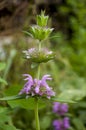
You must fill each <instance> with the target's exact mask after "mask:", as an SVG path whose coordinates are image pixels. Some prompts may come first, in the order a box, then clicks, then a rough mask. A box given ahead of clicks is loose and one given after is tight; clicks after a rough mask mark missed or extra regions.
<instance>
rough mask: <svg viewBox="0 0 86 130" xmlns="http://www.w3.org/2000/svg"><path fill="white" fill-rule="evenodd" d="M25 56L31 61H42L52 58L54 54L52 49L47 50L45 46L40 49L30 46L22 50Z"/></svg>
mask: <svg viewBox="0 0 86 130" xmlns="http://www.w3.org/2000/svg"><path fill="white" fill-rule="evenodd" d="M23 53H24V54H25V58H26V59H29V60H31V61H32V62H36V63H42V62H47V61H49V60H52V59H53V58H54V57H55V54H54V53H53V52H52V51H48V49H46V48H42V49H41V50H39V49H37V48H30V49H28V50H25V51H23Z"/></svg>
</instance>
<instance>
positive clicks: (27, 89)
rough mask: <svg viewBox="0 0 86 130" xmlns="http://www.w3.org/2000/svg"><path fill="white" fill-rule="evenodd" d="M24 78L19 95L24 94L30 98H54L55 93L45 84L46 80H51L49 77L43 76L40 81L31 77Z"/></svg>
mask: <svg viewBox="0 0 86 130" xmlns="http://www.w3.org/2000/svg"><path fill="white" fill-rule="evenodd" d="M24 76H25V77H26V78H25V79H24V80H27V82H26V83H25V85H24V87H23V89H22V90H21V91H20V93H19V94H20V95H21V94H26V95H28V96H29V95H30V96H37V95H38V96H43V97H47V98H50V97H52V96H55V92H54V91H53V90H52V88H51V87H50V86H49V85H48V84H47V82H46V80H52V78H51V77H50V75H44V76H43V77H42V79H41V80H38V79H36V78H35V79H33V78H32V76H31V75H29V74H24Z"/></svg>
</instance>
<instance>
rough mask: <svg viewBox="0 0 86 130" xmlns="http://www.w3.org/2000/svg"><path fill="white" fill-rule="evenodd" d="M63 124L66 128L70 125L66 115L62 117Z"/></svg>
mask: <svg viewBox="0 0 86 130" xmlns="http://www.w3.org/2000/svg"><path fill="white" fill-rule="evenodd" d="M63 125H64V128H65V129H68V128H69V127H70V123H69V118H68V117H65V118H64V119H63Z"/></svg>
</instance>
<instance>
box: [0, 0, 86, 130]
mask: <svg viewBox="0 0 86 130" xmlns="http://www.w3.org/2000/svg"><path fill="white" fill-rule="evenodd" d="M41 10H45V14H46V15H49V17H50V19H49V24H48V26H50V27H52V28H54V31H53V33H52V34H51V37H52V36H56V37H54V38H52V39H51V38H50V39H48V40H47V41H46V42H45V45H44V46H45V47H47V48H50V50H52V51H55V53H56V57H55V60H54V61H49V62H47V63H46V64H45V63H44V64H42V65H41V68H42V69H41V70H43V72H42V71H41V75H43V74H47V73H49V74H51V75H52V77H53V82H51V83H50V85H51V86H52V87H53V88H54V90H55V91H56V92H57V95H59V94H60V96H59V97H60V98H62V97H63V98H64V99H74V100H76V101H77V103H75V104H69V113H68V116H69V118H70V125H71V127H70V129H69V130H86V0H82V1H81V0H52V1H51V0H0V97H2V96H5V95H12V94H16V93H18V92H19V90H20V89H21V88H22V86H23V85H24V81H23V80H22V79H23V78H22V74H24V73H29V74H31V75H32V76H34V75H35V74H36V70H37V69H36V68H34V69H31V63H30V61H27V60H25V59H23V53H22V51H23V50H26V49H28V48H31V47H33V46H36V41H35V40H34V39H32V38H31V37H27V36H26V35H24V33H23V30H28V29H29V27H30V26H31V25H33V24H36V15H37V14H40V12H41ZM18 104H20V106H21V107H19V106H18ZM28 105H29V104H28ZM28 107H29V106H28ZM12 108H14V109H12ZM26 108H27V104H24V103H23V104H22V105H21V102H20V101H11V102H8V103H7V102H3V103H2V102H0V130H12V129H13V130H17V129H21V130H35V125H34V112H33V111H32V110H29V109H28V108H27V109H26ZM39 115H40V123H41V130H54V129H53V126H52V121H53V120H54V119H55V115H54V114H53V113H52V104H49V106H48V107H44V108H43V109H40V110H39ZM16 128H17V129H16Z"/></svg>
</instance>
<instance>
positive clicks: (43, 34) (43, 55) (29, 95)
mask: <svg viewBox="0 0 86 130" xmlns="http://www.w3.org/2000/svg"><path fill="white" fill-rule="evenodd" d="M48 18H49V17H48V16H45V15H44V12H41V15H37V19H36V20H37V25H36V26H31V27H30V31H29V32H26V31H24V32H25V33H27V34H28V35H30V36H32V37H33V38H34V39H37V40H38V48H31V49H28V50H25V51H23V52H24V54H25V56H24V57H25V58H26V59H27V60H31V62H32V63H37V67H38V70H37V76H36V78H33V77H32V76H31V75H30V74H24V75H23V76H24V77H25V79H24V80H25V81H27V82H26V83H25V85H24V87H23V88H22V89H21V90H19V92H18V94H17V95H14V96H9V97H3V98H0V100H16V99H26V100H25V102H26V101H27V102H28V99H31V100H29V102H28V104H29V103H32V104H33V109H34V110H35V121H36V130H40V124H39V116H38V108H39V107H40V105H39V101H40V98H41V99H42V100H44V99H46V100H49V101H61V102H63V101H64V100H62V99H60V98H57V97H56V94H55V92H54V90H53V88H52V87H50V86H49V85H48V83H47V80H49V81H50V80H52V78H51V76H50V75H49V74H45V75H43V76H42V78H40V73H41V68H40V65H41V63H43V62H48V61H49V60H52V59H54V57H55V54H54V53H53V52H52V51H48V49H46V48H42V43H43V41H44V40H46V38H48V37H49V35H50V33H51V32H52V31H53V29H52V28H48V27H47V22H48ZM64 102H66V101H64ZM68 102H69V101H68ZM70 102H71V101H70ZM56 106H59V108H60V109H61V110H63V111H59V110H58V109H57V110H56ZM64 108H65V109H64ZM66 111H67V107H66V106H65V105H64V106H60V104H56V105H55V106H54V112H57V113H60V114H61V115H63V114H64V112H66ZM64 122H68V118H64V119H63V121H60V120H58V121H54V123H53V124H54V126H55V127H57V126H56V124H57V123H58V124H60V125H61V126H63V127H64V129H65V128H68V125H67V123H66V124H65V123H64Z"/></svg>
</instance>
